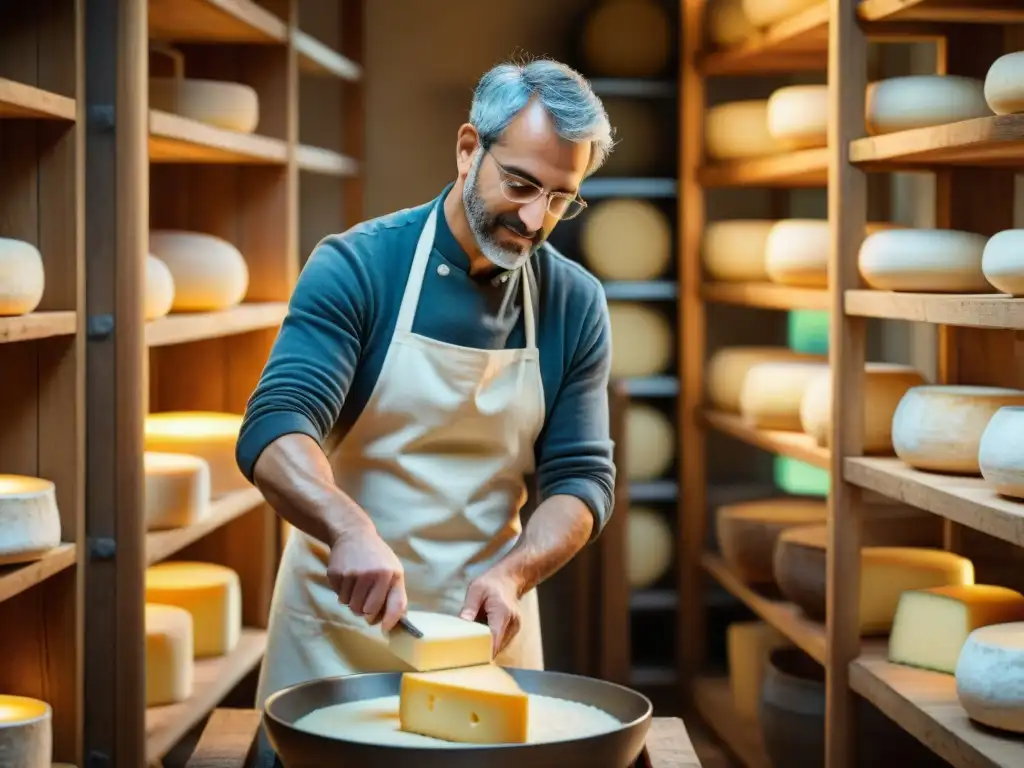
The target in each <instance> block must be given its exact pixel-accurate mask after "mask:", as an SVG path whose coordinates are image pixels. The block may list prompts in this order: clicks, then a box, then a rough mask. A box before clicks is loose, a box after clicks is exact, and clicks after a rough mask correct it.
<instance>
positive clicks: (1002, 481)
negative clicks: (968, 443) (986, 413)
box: [978, 405, 1024, 500]
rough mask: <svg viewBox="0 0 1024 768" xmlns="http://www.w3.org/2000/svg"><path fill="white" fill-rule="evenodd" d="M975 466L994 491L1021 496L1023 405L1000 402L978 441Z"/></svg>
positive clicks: (1023, 482)
mask: <svg viewBox="0 0 1024 768" xmlns="http://www.w3.org/2000/svg"><path fill="white" fill-rule="evenodd" d="M978 466H979V468H980V470H981V476H982V477H983V478H985V482H987V483H988V484H989V485H990V486H992V489H993V490H994V491H995V492H996V493H1000V494H1002V495H1003V496H1009V497H1011V498H1014V499H1022V500H1024V408H1022V407H1020V406H1014V405H1010V406H1004V407H1002V408H1000V409H999V410H998V411H996V412H995V413H994V414H993V415H992V418H991V419H989V422H988V426H987V427H985V431H984V432H982V434H981V441H980V442H979V444H978Z"/></svg>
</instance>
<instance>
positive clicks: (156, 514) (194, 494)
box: [143, 451, 210, 531]
mask: <svg viewBox="0 0 1024 768" xmlns="http://www.w3.org/2000/svg"><path fill="white" fill-rule="evenodd" d="M143 466H144V467H145V473H146V487H145V502H146V506H145V509H146V530H149V531H158V530H163V529H167V528H182V527H184V526H187V525H192V524H194V523H198V522H199V521H200V520H202V519H203V518H204V517H205V516H206V513H207V511H208V510H209V507H210V465H209V464H207V463H206V460H205V459H201V458H200V457H198V456H190V455H188V454H186V453H156V452H153V451H147V452H146V453H145V455H144V456H143Z"/></svg>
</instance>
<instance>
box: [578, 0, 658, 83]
mask: <svg viewBox="0 0 1024 768" xmlns="http://www.w3.org/2000/svg"><path fill="white" fill-rule="evenodd" d="M673 31H674V30H673V25H672V21H671V19H669V17H668V14H666V13H665V9H664V8H663V7H662V6H661V5H659V4H658V3H657V2H654V0H604V2H602V3H601V4H600V5H598V6H597V7H596V8H595V9H594V10H593V12H591V13H590V14H589V15H588V17H587V20H586V22H585V23H584V27H583V41H582V47H583V58H584V60H585V61H586V63H587V69H588V70H589V73H590V74H591V75H593V76H597V77H654V76H656V75H658V74H661V72H663V71H664V69H665V68H666V67H667V66H668V64H669V57H670V55H671V52H672V36H673Z"/></svg>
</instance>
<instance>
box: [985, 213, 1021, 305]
mask: <svg viewBox="0 0 1024 768" xmlns="http://www.w3.org/2000/svg"><path fill="white" fill-rule="evenodd" d="M981 271H982V272H983V273H984V275H985V279H986V280H987V281H988V282H989V283H991V284H992V285H993V286H994V287H995V289H996V290H998V291H1002V292H1003V293H1008V294H1010V295H1011V296H1024V229H1006V230H1003V231H1002V232H997V233H996V234H994V235H993V236H992V237H990V238H989V240H988V242H987V243H986V244H985V250H984V251H983V253H982V255H981Z"/></svg>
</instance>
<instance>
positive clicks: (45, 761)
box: [0, 695, 53, 768]
mask: <svg viewBox="0 0 1024 768" xmlns="http://www.w3.org/2000/svg"><path fill="white" fill-rule="evenodd" d="M0 757H2V758H3V762H2V763H0V764H2V765H4V766H11V768H50V766H51V764H52V762H53V709H52V708H51V707H50V705H49V704H47V703H46V702H45V701H40V700H39V699H31V698H29V697H27V696H6V695H4V696H0Z"/></svg>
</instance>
